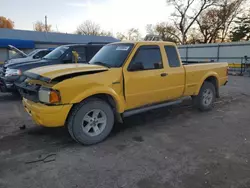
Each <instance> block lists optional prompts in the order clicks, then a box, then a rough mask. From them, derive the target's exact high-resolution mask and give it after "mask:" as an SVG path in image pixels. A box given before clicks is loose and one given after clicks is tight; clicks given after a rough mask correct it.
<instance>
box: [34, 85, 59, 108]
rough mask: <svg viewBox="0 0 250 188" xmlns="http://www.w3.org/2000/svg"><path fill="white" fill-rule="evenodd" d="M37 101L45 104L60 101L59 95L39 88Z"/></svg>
mask: <svg viewBox="0 0 250 188" xmlns="http://www.w3.org/2000/svg"><path fill="white" fill-rule="evenodd" d="M38 97H39V101H41V102H43V103H47V104H53V103H58V102H60V101H61V97H60V93H59V92H58V91H56V90H53V89H49V88H45V87H41V88H40V90H39V92H38Z"/></svg>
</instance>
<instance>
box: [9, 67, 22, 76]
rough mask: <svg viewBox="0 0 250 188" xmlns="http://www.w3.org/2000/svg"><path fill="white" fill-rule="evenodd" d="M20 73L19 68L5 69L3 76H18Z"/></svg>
mask: <svg viewBox="0 0 250 188" xmlns="http://www.w3.org/2000/svg"><path fill="white" fill-rule="evenodd" d="M21 74H22V72H21V70H19V69H8V68H7V69H6V72H5V76H20V75H21Z"/></svg>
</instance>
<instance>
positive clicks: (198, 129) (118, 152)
mask: <svg viewBox="0 0 250 188" xmlns="http://www.w3.org/2000/svg"><path fill="white" fill-rule="evenodd" d="M190 102H191V101H190V100H186V101H185V102H184V103H183V104H182V105H180V106H176V107H171V108H163V109H159V110H154V111H151V112H147V113H144V114H140V115H136V116H133V117H130V118H127V119H125V123H124V124H117V125H116V128H115V130H114V131H113V132H112V135H111V136H110V137H109V138H108V139H107V140H106V141H105V142H103V143H100V144H98V145H94V146H88V147H86V146H81V145H79V144H77V143H75V142H74V141H72V140H71V138H70V137H69V135H68V133H67V131H66V129H65V128H54V129H53V128H52V129H49V128H43V127H39V126H35V125H34V124H33V123H32V121H31V119H30V118H29V117H28V116H27V114H26V113H24V111H23V109H22V106H21V102H20V100H19V99H18V98H15V97H13V96H11V95H3V94H0V187H1V188H2V187H8V188H9V187H10V188H12V187H15V188H29V187H31V188H33V187H36V188H38V187H43V188H50V187H51V188H57V187H59V188H112V187H114V188H210V187H211V188H249V187H250V164H249V163H250V126H249V125H250V123H249V122H250V78H249V77H230V82H229V84H228V85H227V86H225V87H223V88H222V89H221V98H220V99H218V100H217V102H216V106H215V108H214V110H213V111H210V112H206V113H201V112H198V111H197V110H195V109H192V108H191V107H190ZM23 125H26V129H22V128H24V127H23ZM45 157H47V158H46V159H45V160H44V161H41V159H43V158H45Z"/></svg>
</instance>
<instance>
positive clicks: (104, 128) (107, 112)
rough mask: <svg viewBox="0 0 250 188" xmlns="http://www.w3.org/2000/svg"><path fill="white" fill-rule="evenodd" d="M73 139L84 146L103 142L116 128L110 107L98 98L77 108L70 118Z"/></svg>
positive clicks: (70, 130)
mask: <svg viewBox="0 0 250 188" xmlns="http://www.w3.org/2000/svg"><path fill="white" fill-rule="evenodd" d="M67 126H68V131H69V133H70V135H71V137H72V138H73V139H74V140H76V141H77V142H79V143H81V144H84V145H91V144H96V143H98V142H101V141H103V140H104V139H105V138H106V137H107V136H108V135H109V134H110V132H111V130H112V128H113V126H114V113H113V110H112V108H111V107H110V105H109V104H108V103H107V102H105V101H103V100H101V99H98V98H91V99H87V100H86V101H83V102H81V103H80V104H78V105H77V106H75V107H74V108H73V110H72V113H71V114H70V116H69V118H68V125H67Z"/></svg>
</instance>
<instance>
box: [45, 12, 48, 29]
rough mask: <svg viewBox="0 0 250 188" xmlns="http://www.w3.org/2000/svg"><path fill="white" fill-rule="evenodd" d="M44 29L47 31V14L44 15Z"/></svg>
mask: <svg viewBox="0 0 250 188" xmlns="http://www.w3.org/2000/svg"><path fill="white" fill-rule="evenodd" d="M45 31H46V32H48V24H47V16H45Z"/></svg>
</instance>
